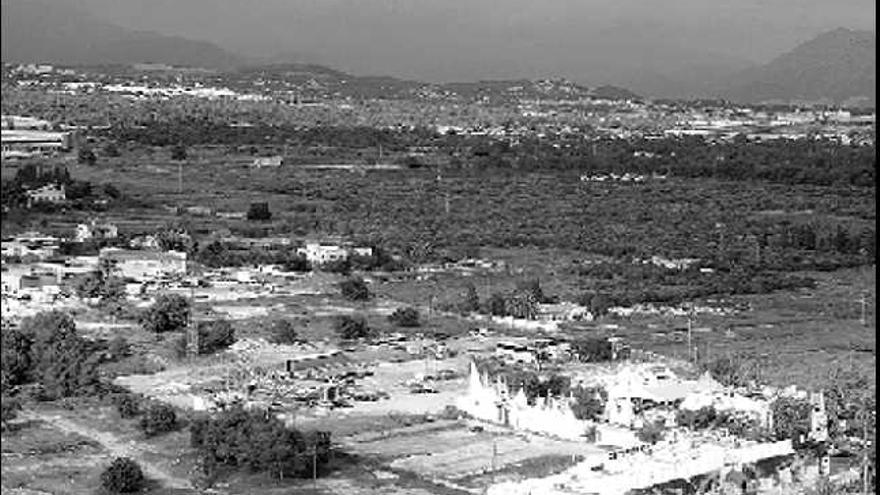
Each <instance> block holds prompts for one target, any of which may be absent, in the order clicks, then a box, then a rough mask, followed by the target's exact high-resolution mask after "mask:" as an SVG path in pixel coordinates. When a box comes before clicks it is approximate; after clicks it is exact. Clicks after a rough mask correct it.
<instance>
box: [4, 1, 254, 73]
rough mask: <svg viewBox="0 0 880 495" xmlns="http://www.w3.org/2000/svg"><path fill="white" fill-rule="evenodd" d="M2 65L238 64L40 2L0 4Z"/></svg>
mask: <svg viewBox="0 0 880 495" xmlns="http://www.w3.org/2000/svg"><path fill="white" fill-rule="evenodd" d="M0 7H2V12H3V15H2V25H0V39H2V45H0V48H2V49H0V58H2V60H3V61H4V62H46V63H56V64H62V63H63V64H71V65H80V64H81V65H103V64H134V63H165V64H169V65H176V66H187V67H201V68H207V69H228V68H232V67H235V66H237V65H240V64H241V63H243V59H242V58H241V57H239V56H237V55H235V54H232V53H230V52H228V51H226V50H224V49H222V48H220V47H218V46H216V45H214V44H212V43H208V42H205V41H194V40H190V39H186V38H182V37H178V36H166V35H162V34H157V33H153V32H147V31H132V30H129V29H125V28H122V27H119V26H116V25H114V24H110V23H106V22H103V21H101V20H99V19H97V18H95V17H93V16H92V15H91V14H89V13H88V12H85V11H82V10H79V9H76V8H73V7H71V6H69V5H65V4H64V2H57V1H56V2H48V1H45V0H3V1H2V4H0Z"/></svg>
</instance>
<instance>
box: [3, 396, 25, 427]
mask: <svg viewBox="0 0 880 495" xmlns="http://www.w3.org/2000/svg"><path fill="white" fill-rule="evenodd" d="M20 409H21V404H20V403H19V402H18V401H17V400H16V399H13V398H12V397H9V396H7V395H3V396H2V397H0V430H3V431H6V430H7V428H8V427H9V422H10V421H12V420H13V419H15V418H16V417H17V416H18V411H19V410H20Z"/></svg>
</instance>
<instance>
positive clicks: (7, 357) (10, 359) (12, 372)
mask: <svg viewBox="0 0 880 495" xmlns="http://www.w3.org/2000/svg"><path fill="white" fill-rule="evenodd" d="M31 344H32V339H31V337H30V336H29V335H27V334H25V333H24V332H21V331H18V330H16V329H14V328H4V329H3V330H2V345H0V366H2V371H0V383H2V385H0V388H2V389H3V390H6V388H7V387H12V386H15V385H20V384H22V383H25V382H26V381H27V379H28V376H29V375H30V372H31V367H32V366H31V365H32V361H31Z"/></svg>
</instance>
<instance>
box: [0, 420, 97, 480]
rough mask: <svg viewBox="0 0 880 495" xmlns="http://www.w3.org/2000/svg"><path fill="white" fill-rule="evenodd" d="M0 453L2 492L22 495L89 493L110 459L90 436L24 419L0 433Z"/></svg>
mask: <svg viewBox="0 0 880 495" xmlns="http://www.w3.org/2000/svg"><path fill="white" fill-rule="evenodd" d="M2 452H3V453H2V456H3V457H2V459H3V461H2V463H0V465H2V468H0V472H2V484H0V486H2V493H21V494H22V495H24V494H29V495H35V494H45V493H51V494H56V493H70V494H92V493H94V491H95V487H96V486H98V485H99V477H100V474H101V469H102V467H103V466H104V465H106V464H109V458H110V452H109V451H108V450H107V449H105V448H103V446H101V444H100V443H98V442H96V441H95V440H93V439H90V438H88V437H86V436H83V435H79V434H76V433H72V432H69V431H65V430H62V429H60V428H57V427H55V426H53V425H51V424H48V423H45V422H42V421H37V420H26V419H25V420H24V421H17V422H16V423H15V427H14V428H13V430H12V431H9V432H4V433H3V441H2ZM16 490H19V491H18V492H16Z"/></svg>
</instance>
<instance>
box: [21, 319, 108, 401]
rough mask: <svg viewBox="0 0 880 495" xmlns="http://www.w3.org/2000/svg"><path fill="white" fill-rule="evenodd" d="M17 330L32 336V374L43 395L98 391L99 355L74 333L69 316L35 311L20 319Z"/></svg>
mask: <svg viewBox="0 0 880 495" xmlns="http://www.w3.org/2000/svg"><path fill="white" fill-rule="evenodd" d="M21 332H22V333H24V334H26V335H28V337H29V338H31V339H32V341H33V345H32V346H31V351H32V352H31V362H32V363H33V366H34V368H33V370H34V377H35V378H37V380H39V381H40V383H41V385H42V389H43V392H44V396H45V397H46V398H48V399H59V398H63V397H70V396H73V395H83V394H88V393H93V392H99V391H100V388H101V387H100V385H101V383H100V380H99V379H98V363H99V361H100V356H99V355H98V354H97V353H95V352H94V348H93V345H92V344H91V343H89V342H87V341H85V340H83V339H82V338H80V337H79V336H78V335H77V333H76V324H75V323H74V321H73V318H72V317H71V316H70V315H68V314H66V313H63V312H59V311H50V312H43V313H38V314H37V315H35V316H33V317H31V318H26V319H25V320H23V321H22V324H21Z"/></svg>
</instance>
